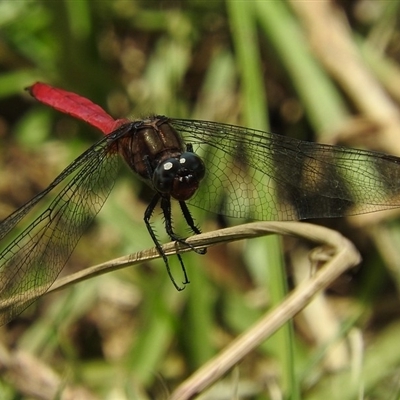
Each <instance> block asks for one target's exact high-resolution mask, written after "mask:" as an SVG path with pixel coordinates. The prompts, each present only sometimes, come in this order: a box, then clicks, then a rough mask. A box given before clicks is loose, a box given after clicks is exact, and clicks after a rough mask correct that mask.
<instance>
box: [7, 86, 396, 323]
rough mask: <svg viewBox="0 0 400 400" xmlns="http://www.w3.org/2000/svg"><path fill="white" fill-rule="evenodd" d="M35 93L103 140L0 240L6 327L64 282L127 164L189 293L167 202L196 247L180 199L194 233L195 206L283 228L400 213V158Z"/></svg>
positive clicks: (48, 91)
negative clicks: (144, 188) (144, 190)
mask: <svg viewBox="0 0 400 400" xmlns="http://www.w3.org/2000/svg"><path fill="white" fill-rule="evenodd" d="M28 91H29V93H30V94H31V95H32V96H33V97H34V98H35V99H36V100H38V101H39V102H41V103H43V104H45V105H47V106H49V107H52V108H53V109H56V110H58V111H60V112H62V113H65V114H68V115H70V116H71V117H73V118H76V119H79V120H82V121H84V122H86V123H88V124H89V125H91V126H93V127H94V128H97V129H98V130H100V131H101V132H102V133H103V136H102V137H101V138H100V139H99V140H98V141H97V143H95V144H93V145H92V146H91V147H89V148H88V149H87V150H86V151H85V152H84V153H83V154H81V155H80V156H79V157H78V158H76V159H75V160H74V161H73V162H72V163H71V164H70V165H68V166H67V167H66V168H65V169H64V170H63V171H62V172H61V173H60V175H59V176H57V177H56V178H55V179H54V181H53V182H52V183H51V184H50V185H49V186H48V187H47V188H46V189H44V190H43V191H42V192H41V193H39V194H37V195H36V196H35V197H33V198H32V199H31V200H30V201H28V202H27V203H26V204H24V205H23V206H22V207H20V208H19V209H17V210H16V211H14V212H13V213H12V214H11V215H10V216H8V217H7V218H5V219H4V220H3V221H2V222H1V223H0V241H1V244H3V243H4V242H6V243H5V244H4V246H3V248H2V249H1V250H0V324H5V323H7V322H9V321H10V320H12V319H13V318H15V317H16V316H17V315H19V314H20V313H21V312H22V311H23V310H24V309H25V308H26V307H28V306H29V305H30V304H31V303H32V302H34V301H35V300H36V299H37V298H39V297H40V296H42V295H43V294H44V293H46V291H47V290H48V289H49V288H50V286H51V285H52V284H53V283H54V281H55V280H56V279H57V276H58V275H59V274H60V272H61V270H62V269H63V267H64V265H65V264H66V262H67V260H68V258H69V257H70V255H71V253H72V252H73V250H74V248H75V246H76V245H77V243H78V241H79V239H80V238H81V236H82V234H83V233H84V232H85V230H86V229H87V228H88V226H89V225H90V224H91V223H92V221H93V219H94V218H95V216H96V215H97V213H98V212H99V211H100V209H101V208H102V206H103V204H104V203H105V201H106V199H107V197H108V195H109V193H110V192H111V190H112V188H113V185H114V183H115V180H116V179H117V175H118V171H119V165H120V164H121V160H123V161H124V162H125V164H126V165H127V166H128V167H129V169H131V170H132V171H133V173H135V174H136V175H137V176H138V177H139V178H141V179H142V180H144V181H145V182H146V183H147V184H148V185H149V186H150V187H151V188H152V189H153V190H154V197H153V198H152V200H151V201H150V203H149V205H148V207H147V209H146V211H145V213H144V223H145V225H146V227H147V230H148V232H149V234H150V236H151V238H152V240H153V242H154V244H155V247H156V249H157V251H158V253H159V254H160V256H161V257H162V258H163V260H164V263H165V265H166V268H167V272H168V274H169V277H170V279H171V281H172V283H173V284H174V285H175V287H176V289H178V290H181V289H183V288H184V287H185V285H186V284H187V283H189V279H188V277H187V274H186V271H185V267H184V264H183V261H182V258H181V257H180V255H179V254H178V258H179V261H180V263H181V266H182V269H183V271H184V279H183V282H182V285H179V284H178V283H177V282H176V280H175V279H174V277H173V275H172V273H171V270H170V267H169V262H168V258H167V257H166V255H165V253H164V252H163V250H162V246H161V244H160V242H159V240H158V239H157V235H156V233H155V231H154V229H153V227H152V225H151V218H152V215H153V212H154V210H155V208H156V207H157V206H158V205H160V207H161V210H162V213H163V216H164V221H165V229H166V232H167V234H168V236H169V237H170V239H171V240H172V241H177V242H180V243H184V244H186V245H187V246H189V247H190V245H189V244H187V243H186V241H185V239H184V238H182V237H180V236H179V235H177V234H176V233H175V231H174V228H173V224H172V218H171V209H172V201H177V202H178V204H179V205H180V209H181V211H182V214H183V217H184V219H185V221H186V223H187V225H188V227H189V228H190V230H191V231H192V232H193V233H194V234H198V233H200V228H199V227H198V226H197V225H196V224H195V221H194V219H193V218H192V215H191V213H190V210H189V207H188V205H187V204H190V205H193V206H196V207H200V208H202V209H204V210H208V211H210V212H213V213H216V214H221V215H225V216H229V217H237V218H247V219H249V220H281V221H284V220H302V219H311V218H326V217H343V216H347V215H354V214H360V213H368V212H375V211H380V210H386V209H391V208H397V207H400V158H398V157H395V156H391V155H387V154H383V153H378V152H373V151H367V150H358V149H352V148H347V147H343V146H332V145H326V144H320V143H315V142H306V141H301V140H297V139H294V138H290V137H286V136H283V135H277V134H273V133H269V132H264V131H259V130H255V129H250V128H246V127H239V126H235V125H229V124H223V123H217V122H210V121H202V120H186V119H175V118H169V117H166V116H161V115H151V116H149V117H147V118H144V119H137V120H132V121H131V120H128V119H114V118H113V117H111V116H110V115H109V114H108V113H107V112H106V111H105V110H104V109H103V108H101V107H100V106H98V105H97V104H94V103H93V102H92V101H90V100H89V99H86V98H84V97H82V96H80V95H78V94H75V93H72V92H68V91H66V90H63V89H59V88H56V87H53V86H50V85H48V84H45V83H41V82H37V83H35V84H34V85H32V86H31V87H29V88H28ZM52 192H53V193H55V194H54V197H51V196H50V194H51V193H52ZM48 198H50V199H49V200H48V201H47V203H46V199H48ZM39 203H40V204H39ZM38 204H39V205H41V204H44V205H43V206H42V209H40V210H41V211H40V212H39V213H38V216H33V217H31V219H33V221H32V222H30V223H29V224H28V225H27V227H25V228H24V229H22V231H21V232H20V233H19V234H18V235H16V237H15V238H11V239H9V240H8V242H7V241H6V237H7V236H8V235H10V236H12V234H11V232H12V231H13V230H14V228H15V227H16V226H17V225H19V224H20V223H22V221H23V222H25V220H26V219H29V218H30V216H31V214H33V210H34V209H36V207H35V206H36V205H38ZM36 215H37V214H36ZM14 236H15V235H14ZM193 250H194V249H193Z"/></svg>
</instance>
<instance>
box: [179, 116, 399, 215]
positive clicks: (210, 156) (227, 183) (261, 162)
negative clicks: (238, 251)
mask: <svg viewBox="0 0 400 400" xmlns="http://www.w3.org/2000/svg"><path fill="white" fill-rule="evenodd" d="M171 124H172V126H174V127H175V128H176V129H177V130H178V132H180V133H181V134H182V136H183V138H184V141H185V142H186V143H191V144H192V145H193V148H194V151H195V152H196V153H198V154H199V155H201V156H202V157H203V159H204V161H205V164H206V169H207V176H206V178H205V181H204V182H202V184H201V186H200V190H199V191H198V193H196V195H195V196H194V197H193V198H192V199H190V200H189V203H190V204H193V205H195V206H197V207H200V208H203V209H206V210H209V211H212V212H216V213H220V214H223V215H227V216H232V217H245V218H251V219H256V220H295V219H306V218H322V217H340V216H344V215H351V214H358V213H367V212H372V211H378V210H383V209H388V208H395V207H399V206H400V196H399V195H400V158H397V157H394V156H388V155H384V154H381V153H377V152H372V151H364V150H355V149H351V148H346V147H342V146H329V145H323V144H319V143H315V142H304V141H300V140H296V139H293V138H288V137H285V136H281V135H276V134H271V133H268V132H262V131H256V130H252V129H248V128H242V127H238V126H232V125H227V124H220V123H215V122H207V121H190V120H171Z"/></svg>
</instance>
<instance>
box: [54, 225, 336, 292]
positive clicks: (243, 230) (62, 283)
mask: <svg viewBox="0 0 400 400" xmlns="http://www.w3.org/2000/svg"><path fill="white" fill-rule="evenodd" d="M271 234H279V235H290V236H298V237H301V238H304V239H307V240H309V241H311V242H320V243H324V244H328V245H330V246H332V247H333V248H337V247H338V244H339V242H340V240H342V236H341V235H340V234H338V233H337V232H335V231H332V230H330V229H326V228H323V227H320V226H317V225H313V224H308V223H299V222H254V223H249V224H243V225H238V226H235V227H232V228H226V229H219V230H216V231H212V232H207V233H202V234H200V235H195V236H192V237H190V238H188V239H187V242H188V243H190V244H191V245H192V246H193V247H194V248H195V249H203V248H207V247H211V246H215V245H216V244H220V243H224V242H233V241H236V240H242V239H251V238H255V237H259V236H265V235H271ZM323 238H325V240H324V241H322V239H323ZM163 250H164V252H165V254H166V255H167V256H170V255H174V254H176V253H185V252H188V251H192V250H191V249H190V248H188V247H185V246H184V245H183V244H180V243H175V242H170V243H167V244H165V245H163ZM159 257H160V255H159V254H158V252H157V250H156V249H155V248H151V249H147V250H143V251H139V252H137V253H133V254H129V255H127V256H123V257H119V258H116V259H114V260H110V261H107V262H105V263H102V264H98V265H94V266H92V267H89V268H85V269H84V270H82V271H78V272H76V273H74V274H71V275H68V276H66V277H63V278H60V279H58V280H57V281H56V282H55V283H54V284H53V286H52V287H51V288H50V290H49V291H48V292H47V293H50V292H54V291H56V290H60V289H64V288H66V287H67V286H70V285H73V284H76V283H78V282H82V281H84V280H86V279H90V278H93V277H95V276H98V275H102V274H106V273H109V272H112V271H116V270H118V269H121V268H126V267H130V266H133V265H137V264H140V263H143V262H144V261H149V260H153V259H156V258H159Z"/></svg>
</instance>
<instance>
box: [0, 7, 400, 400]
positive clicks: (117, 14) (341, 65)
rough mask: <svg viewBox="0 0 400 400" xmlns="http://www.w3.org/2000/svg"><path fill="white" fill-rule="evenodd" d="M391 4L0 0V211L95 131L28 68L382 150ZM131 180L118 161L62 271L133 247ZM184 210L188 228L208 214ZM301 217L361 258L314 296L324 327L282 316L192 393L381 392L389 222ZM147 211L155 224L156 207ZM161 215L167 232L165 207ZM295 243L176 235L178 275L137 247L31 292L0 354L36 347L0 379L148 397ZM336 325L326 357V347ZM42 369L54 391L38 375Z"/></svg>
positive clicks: (176, 110)
mask: <svg viewBox="0 0 400 400" xmlns="http://www.w3.org/2000/svg"><path fill="white" fill-rule="evenodd" d="M307 3H308V6H307ZM310 3H313V4H314V6H313V7H314V8H310ZM398 6H399V1H397V0H396V1H373V0H359V1H355V0H354V1H353V0H352V1H346V2H345V1H335V2H334V1H332V2H329V1H323V0H321V1H319V2H302V1H295V0H292V1H283V0H282V1H199V0H187V1H161V0H160V1H133V0H132V1H126V0H116V1H111V0H109V1H108V0H103V1H88V0H86V1H85V0H75V1H72V0H64V1H39V0H31V1H11V0H10V1H7V0H0V165H1V169H0V171H1V173H0V218H5V217H6V216H7V215H8V214H9V213H11V212H12V211H13V210H14V209H15V208H17V207H18V206H20V205H22V204H24V202H26V201H27V200H29V199H30V198H31V197H32V196H33V195H34V194H36V193H38V192H39V191H40V190H43V189H44V188H45V187H46V186H47V185H48V184H49V183H50V182H51V180H52V179H54V177H55V176H56V175H57V173H59V172H60V171H61V170H62V169H63V168H64V167H65V166H67V165H68V164H69V163H70V162H71V161H72V160H73V159H74V158H75V157H77V156H78V155H79V154H80V153H81V152H83V151H84V150H85V149H86V148H87V147H89V146H90V145H91V144H92V143H94V142H95V141H96V140H97V139H98V138H99V133H98V132H96V131H94V129H93V128H90V127H87V126H85V125H84V124H83V123H81V122H78V121H75V120H73V119H72V118H70V117H68V116H65V115H62V114H60V113H57V112H55V111H53V110H51V109H47V108H46V107H44V106H42V105H40V104H38V103H37V102H35V101H34V100H33V99H31V98H30V96H29V95H28V93H27V92H25V91H24V88H25V87H27V86H29V85H31V84H32V83H34V82H35V81H44V82H47V83H49V84H52V85H54V86H58V87H61V88H64V89H66V90H70V91H74V92H76V93H79V94H81V95H83V96H85V97H87V98H89V99H91V100H92V101H94V102H95V103H97V104H99V105H101V106H102V107H104V108H105V109H106V110H107V111H108V112H110V114H112V115H113V116H114V117H132V118H136V117H141V116H145V115H148V114H151V113H157V114H165V115H168V116H171V117H176V118H196V119H204V120H212V121H220V122H226V123H233V124H237V125H244V126H248V127H251V128H257V129H261V130H268V131H273V132H276V133H280V134H284V135H289V136H293V137H297V138H300V139H304V140H314V141H323V142H329V143H337V142H341V143H345V144H349V145H352V146H356V147H367V148H373V149H378V150H383V151H386V152H393V153H394V154H397V155H399V154H400V146H399V147H397V146H398V145H397V141H399V140H398V138H399V137H400V124H399V121H400V117H399V116H398V115H397V113H398V102H399V101H400V95H399V93H400V92H399V87H400V85H397V83H399V82H400V70H399V67H398V62H399V60H400V47H399V45H398V37H399V34H400V29H399V10H398ZM396 135H397V136H396ZM399 142H400V141H399ZM150 195H151V193H150V192H149V189H148V188H147V187H146V186H144V185H143V183H142V182H140V181H138V180H137V179H136V178H134V177H133V176H132V174H130V173H129V171H127V170H124V171H122V172H121V176H120V179H119V180H118V181H117V183H116V186H115V188H114V190H113V192H112V194H111V196H110V198H109V200H108V201H107V204H106V205H105V207H104V208H103V210H102V212H101V213H100V214H99V216H98V217H97V218H96V222H95V224H94V225H93V227H92V228H91V229H90V230H89V231H88V233H87V234H86V235H85V236H84V238H83V239H82V240H81V241H80V243H79V245H78V247H77V249H76V251H75V252H74V253H73V255H72V257H71V259H70V260H69V262H68V265H67V267H66V268H65V270H64V271H63V274H68V273H71V272H74V271H77V270H80V269H82V268H85V267H88V266H90V265H94V264H96V263H100V262H103V261H106V260H108V259H111V258H114V257H118V256H122V255H126V254H129V253H133V252H136V251H140V250H143V249H146V248H149V247H152V242H151V239H150V237H149V236H148V233H147V230H146V228H145V226H144V223H143V221H142V219H143V213H144V210H145V208H146V205H147V201H148V198H149V196H150ZM192 211H193V215H194V217H195V219H196V221H197V222H198V223H199V225H200V226H201V227H202V230H203V231H210V230H212V229H217V228H218V227H220V226H221V221H220V220H218V219H217V218H216V216H213V215H209V214H207V213H205V212H203V211H201V210H192ZM240 222H241V221H229V222H228V223H230V224H239V223H240ZM318 222H319V221H318ZM321 222H323V223H325V224H328V225H329V226H331V227H333V228H335V229H338V230H339V231H341V232H342V233H344V234H345V235H347V236H348V237H349V238H351V239H352V240H353V241H355V243H356V245H357V246H358V248H359V249H360V250H361V252H362V254H363V258H364V262H363V264H362V265H361V267H360V268H359V269H358V270H357V271H355V272H354V274H352V275H349V276H347V277H344V278H343V280H341V281H340V282H338V283H337V284H335V285H333V286H332V287H331V288H329V293H328V295H327V296H326V297H325V298H324V299H325V302H326V303H325V305H324V306H323V307H322V308H321V309H320V312H322V314H323V315H326V314H332V315H331V318H332V319H333V325H334V326H336V328H337V331H336V332H333V333H332V336H329V335H325V334H324V333H323V334H321V332H323V331H324V329H325V328H326V325H324V324H325V322H324V320H323V319H322V316H321V315H314V316H313V317H314V324H313V325H314V326H313V327H310V323H309V321H308V320H307V317H306V316H299V317H298V319H296V321H294V323H293V324H291V325H290V326H286V327H283V329H282V330H281V331H280V332H278V333H277V334H276V335H274V336H273V337H272V338H271V339H270V340H268V341H267V342H266V343H265V344H264V345H263V346H262V347H261V348H260V349H259V350H258V351H257V352H252V353H250V354H249V355H248V356H247V357H246V358H245V359H244V360H242V362H241V364H240V365H239V366H238V367H237V371H236V372H234V373H233V374H229V375H228V376H227V377H225V378H224V379H222V380H221V381H219V382H218V383H217V385H216V386H215V387H214V388H213V391H212V392H211V394H209V397H203V398H210V399H216V398H219V399H225V398H226V399H231V398H234V395H235V393H237V397H236V398H248V399H279V398H288V399H289V398H290V399H291V398H293V399H298V398H304V399H314V398H315V399H321V398H324V399H331V398H332V399H334V398H340V399H346V398H348V399H352V398H364V397H365V398H370V399H392V398H398V396H399V393H400V380H399V379H400V378H399V377H400V375H399V373H400V369H399V366H400V349H399V346H398V337H399V334H400V324H399V316H400V314H399V305H400V304H399V283H400V274H399V271H400V267H399V264H400V263H399V261H398V260H400V257H399V256H400V254H399V250H398V248H399V246H398V241H399V237H400V235H399V233H400V231H399V225H398V221H397V220H396V218H395V216H393V217H391V218H390V219H385V220H384V221H381V220H380V219H379V218H378V217H377V218H376V219H373V218H371V220H362V219H361V222H359V223H357V224H355V223H354V221H353V222H352V220H351V219H350V220H346V219H339V220H334V221H321ZM153 223H154V226H155V228H156V229H157V231H158V233H159V238H160V240H161V241H162V242H165V241H167V240H168V238H167V237H166V235H165V234H164V233H163V232H164V229H163V220H162V217H161V216H159V214H158V211H157V212H156V213H155V218H154V220H153ZM223 223H227V221H223ZM175 224H176V227H177V231H178V232H182V231H183V232H185V231H184V230H185V229H186V228H185V225H184V223H183V219H182V218H179V217H178V218H175ZM295 246H297V242H293V240H292V241H290V242H287V241H281V239H279V238H267V239H265V238H262V239H257V240H251V241H248V242H246V243H242V242H241V243H232V244H228V245H226V244H225V245H221V246H217V247H215V248H212V249H210V250H209V251H208V254H207V255H205V256H199V255H196V254H185V255H184V256H183V257H184V261H185V264H186V265H187V270H188V273H189V277H190V280H191V284H190V285H188V287H187V288H186V289H185V290H184V291H183V292H177V291H176V290H175V289H174V287H173V286H172V284H171V283H170V282H169V280H168V276H167V274H166V271H165V269H164V266H163V263H162V262H161V261H160V260H157V261H153V262H151V263H145V264H143V265H141V266H140V267H137V268H127V269H125V270H122V271H118V272H114V273H112V274H107V275H104V276H101V277H98V278H95V279H91V280H89V281H88V282H84V283H80V284H77V285H76V286H75V287H73V288H71V289H66V290H64V291H62V292H60V293H55V294H51V295H48V296H44V297H43V298H42V299H40V300H39V301H38V302H36V303H35V304H34V305H32V306H31V307H30V308H29V309H27V310H26V311H25V312H24V313H23V314H22V315H21V316H20V317H19V318H17V319H16V320H15V321H13V322H11V323H10V324H8V325H6V326H4V327H2V328H1V330H0V342H1V344H2V347H1V348H2V352H3V353H4V354H6V353H7V352H10V353H9V354H10V357H15V353H14V350H13V349H20V350H22V352H23V354H25V355H27V354H28V355H29V356H32V357H35V359H34V360H35V361H34V363H33V365H36V366H37V371H36V372H37V376H36V375H35V374H33V373H32V374H31V375H30V379H28V380H27V381H28V382H29V385H24V384H23V383H24V379H26V378H24V377H23V374H22V372H21V374H20V375H19V376H18V373H15V371H14V372H13V373H11V372H10V371H11V368H9V365H6V363H5V361H4V360H5V358H4V356H3V357H1V358H3V360H0V365H2V367H3V371H4V373H2V376H0V398H2V399H16V398H32V397H33V398H55V397H57V396H60V398H63V397H62V395H63V393H64V394H65V391H66V390H67V389H68V390H77V391H78V390H81V391H82V393H83V396H84V397H82V398H88V399H89V398H110V399H111V398H113V399H146V398H149V399H161V398H168V393H169V392H171V391H172V390H173V389H174V388H175V387H176V386H177V385H178V384H179V383H180V382H182V381H183V380H184V379H185V378H186V377H188V376H189V375H190V374H191V373H192V372H194V371H195V370H196V369H197V368H199V367H200V366H201V365H203V364H204V363H205V361H207V360H208V359H210V357H212V356H213V355H215V354H217V353H218V351H219V350H220V349H221V348H223V347H224V346H225V345H226V344H227V343H229V342H230V341H231V340H232V339H233V338H234V337H236V336H237V335H238V334H240V333H241V332H243V331H245V330H246V329H248V328H249V327H250V326H251V324H252V323H253V322H254V321H256V320H257V318H258V317H260V316H261V315H262V314H263V313H265V312H266V311H267V310H268V309H269V308H270V307H272V306H274V305H275V304H279V302H280V300H281V299H282V298H283V296H284V295H285V292H286V290H287V289H286V287H287V286H288V287H289V288H290V287H292V286H293V281H294V278H293V276H292V272H291V268H295V267H296V257H294V256H293V254H296V253H295V251H294V250H293V248H294V247H295ZM288 251H289V252H290V253H288ZM287 254H292V257H291V258H290V260H289V257H286V261H287V263H286V264H285V263H284V260H285V255H287ZM171 262H172V263H175V266H176V267H177V268H178V267H179V266H177V264H176V260H175V259H174V258H171ZM177 273H179V272H177ZM319 323H320V326H318V324H319ZM320 334H321V335H320ZM324 335H325V336H324ZM321 336H322V337H324V340H322V339H321ZM339 339H343V340H344V342H341V343H342V345H344V347H345V356H337V354H335V353H334V352H333V353H332V352H331V350H332V349H331V348H330V345H331V344H332V343H334V342H335V340H339ZM342 350H343V349H342ZM335 357H337V358H335ZM332 359H334V360H333V361H332ZM42 368H43V369H42ZM46 368H48V369H49V370H47V369H46ZM47 374H48V375H47ZM51 374H55V376H56V378H54V380H55V382H56V383H57V384H55V386H56V387H57V388H58V393H54V392H51V391H49V393H47V392H46V391H45V390H44V387H45V386H44V383H43V382H42V381H41V379H43V376H53V375H51ZM35 382H36V384H37V385H38V387H39V389H38V390H37V391H36V392H35V390H34V389H35ZM349 382H350V383H351V384H349ZM25 383H26V382H25ZM41 385H42V386H41ZM27 386H28V387H27ZM49 386H51V385H49ZM332 388H335V390H332ZM76 393H78V392H76ZM39 394H40V395H39Z"/></svg>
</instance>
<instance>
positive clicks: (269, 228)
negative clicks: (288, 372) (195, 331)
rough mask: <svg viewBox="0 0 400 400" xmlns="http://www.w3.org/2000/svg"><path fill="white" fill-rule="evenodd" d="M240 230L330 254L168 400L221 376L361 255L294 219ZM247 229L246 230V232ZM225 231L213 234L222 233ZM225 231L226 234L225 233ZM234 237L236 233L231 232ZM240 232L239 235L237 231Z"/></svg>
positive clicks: (178, 399) (338, 238)
mask: <svg viewBox="0 0 400 400" xmlns="http://www.w3.org/2000/svg"><path fill="white" fill-rule="evenodd" d="M240 230H241V231H242V230H243V232H249V231H251V232H252V233H253V234H254V235H255V236H260V234H262V233H261V232H264V234H269V233H272V232H273V233H279V234H286V235H291V236H300V237H302V238H305V239H307V240H311V241H313V242H317V243H320V244H324V245H327V246H329V247H330V248H331V249H332V250H333V255H332V258H331V259H330V260H328V261H327V262H326V263H325V264H324V266H323V267H322V268H321V269H320V270H319V271H318V272H317V273H316V274H315V275H313V276H312V277H310V279H308V280H307V281H304V282H303V283H302V284H300V285H299V286H298V287H297V288H296V289H294V290H293V291H292V292H291V294H290V295H288V296H287V297H286V299H285V300H284V301H283V302H282V303H281V304H280V305H279V306H278V307H276V308H274V309H273V310H271V311H269V312H268V313H267V314H266V315H265V316H264V317H263V318H261V319H260V320H259V321H258V322H257V323H256V324H255V325H254V326H253V327H252V328H250V329H249V330H248V331H246V332H245V333H243V334H242V335H241V336H239V337H238V338H237V339H236V340H234V341H233V342H232V343H230V344H229V345H228V346H227V347H226V348H225V349H224V350H223V351H222V352H221V353H220V354H219V355H217V356H216V357H214V358H213V359H211V360H210V361H208V362H207V363H206V364H204V365H203V366H202V367H201V368H200V369H199V370H197V371H196V372H195V373H194V374H193V375H192V376H191V377H190V378H188V379H187V380H186V381H185V382H183V383H182V384H181V385H180V386H179V387H178V388H177V389H176V390H175V391H174V392H173V393H172V395H171V397H170V400H184V399H189V398H193V396H194V395H196V394H198V393H200V392H201V391H203V390H204V389H205V388H207V387H208V386H210V385H211V384H212V383H214V382H215V381H217V380H218V379H220V378H221V376H222V375H223V374H225V373H226V372H227V371H228V370H229V369H230V368H232V367H233V366H234V365H235V364H236V363H237V362H238V361H240V360H241V359H242V358H243V357H244V356H245V355H247V354H248V353H249V352H250V351H252V350H253V349H254V348H256V347H258V346H259V345H260V344H261V343H262V342H263V341H264V340H266V339H267V338H268V337H269V336H271V335H272V334H273V333H274V332H276V331H277V330H278V329H279V328H280V327H281V326H282V325H283V324H284V323H286V322H287V321H288V320H289V319H291V318H293V316H294V315H296V314H297V313H298V312H299V311H301V310H302V309H303V308H304V307H305V306H306V305H307V304H308V303H309V302H310V301H311V299H312V298H313V296H314V295H315V294H317V293H318V292H319V291H320V290H322V289H324V288H326V287H327V286H328V285H329V284H330V283H331V282H332V281H334V280H335V279H336V278H338V277H339V276H340V275H341V274H342V273H343V272H345V271H346V270H347V269H349V268H351V267H353V266H355V265H357V264H358V263H359V262H360V260H361V257H360V255H359V253H358V252H357V250H356V249H355V247H354V246H353V244H352V243H351V242H350V241H349V240H347V239H346V238H345V237H343V236H341V235H340V234H339V233H338V232H336V231H332V230H330V229H327V228H324V227H320V226H316V225H311V224H306V223H295V222H265V223H256V224H246V225H241V226H240ZM248 230H249V231H248ZM226 231H231V229H228V230H225V229H224V230H221V231H217V232H214V233H213V234H221V232H222V234H221V235H222V236H223V237H224V235H225V234H226V233H227V232H226ZM228 234H229V233H228ZM233 235H234V236H235V235H236V233H233ZM239 235H240V234H239Z"/></svg>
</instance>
